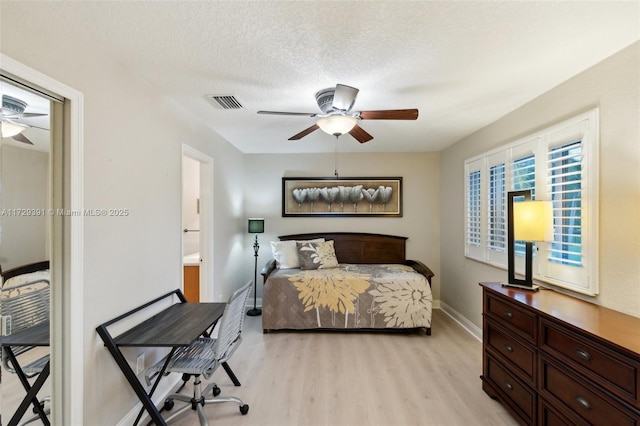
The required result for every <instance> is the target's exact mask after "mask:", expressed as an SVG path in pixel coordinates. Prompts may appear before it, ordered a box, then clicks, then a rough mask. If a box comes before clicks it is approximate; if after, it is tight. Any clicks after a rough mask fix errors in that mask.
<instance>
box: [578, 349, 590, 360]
mask: <svg viewBox="0 0 640 426" xmlns="http://www.w3.org/2000/svg"><path fill="white" fill-rule="evenodd" d="M576 355H578V357H580V358H582V359H583V360H585V361H591V360H592V359H593V357H592V356H591V354H590V353H589V352H587V351H585V350H582V349H576Z"/></svg>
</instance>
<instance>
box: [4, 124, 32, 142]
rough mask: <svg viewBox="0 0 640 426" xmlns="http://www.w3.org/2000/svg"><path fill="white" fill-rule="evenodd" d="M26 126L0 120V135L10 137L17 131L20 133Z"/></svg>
mask: <svg viewBox="0 0 640 426" xmlns="http://www.w3.org/2000/svg"><path fill="white" fill-rule="evenodd" d="M26 128H27V126H23V125H22V124H18V123H12V122H11V121H3V122H2V137H3V138H10V137H13V136H15V135H17V134H19V133H22V132H23V131H24V130H25V129H26Z"/></svg>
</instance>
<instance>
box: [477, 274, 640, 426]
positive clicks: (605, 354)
mask: <svg viewBox="0 0 640 426" xmlns="http://www.w3.org/2000/svg"><path fill="white" fill-rule="evenodd" d="M480 286H482V293H483V310H482V323H483V366H482V376H481V379H482V388H483V390H484V391H485V392H486V393H487V394H488V395H489V396H490V397H491V398H494V399H497V400H499V401H500V402H501V403H502V404H503V405H504V407H505V408H506V409H507V410H508V411H509V412H510V413H511V414H512V415H513V416H514V417H515V418H516V419H517V420H518V421H519V422H520V423H521V424H525V425H616V426H621V425H637V426H640V318H636V317H633V316H630V315H625V314H622V313H620V312H616V311H613V310H611V309H607V308H603V307H601V306H598V305H595V304H592V303H588V302H585V301H582V300H580V299H577V298H574V297H571V296H568V295H564V294H562V293H558V292H555V291H553V290H545V289H540V290H539V291H537V292H532V291H527V290H519V289H514V288H509V287H503V286H502V285H501V284H500V283H480Z"/></svg>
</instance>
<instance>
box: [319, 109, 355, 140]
mask: <svg viewBox="0 0 640 426" xmlns="http://www.w3.org/2000/svg"><path fill="white" fill-rule="evenodd" d="M357 123H358V119H357V118H355V117H351V116H349V115H339V114H338V115H329V116H327V117H320V118H318V120H316V124H317V125H318V127H320V129H321V130H322V131H323V132H325V133H328V134H330V135H334V136H340V135H344V134H345V133H349V132H350V131H351V129H353V128H354V126H355V125H356V124H357Z"/></svg>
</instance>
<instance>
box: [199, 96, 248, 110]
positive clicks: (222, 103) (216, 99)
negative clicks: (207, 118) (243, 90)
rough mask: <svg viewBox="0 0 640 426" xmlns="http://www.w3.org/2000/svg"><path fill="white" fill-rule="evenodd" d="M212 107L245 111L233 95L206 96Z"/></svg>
mask: <svg viewBox="0 0 640 426" xmlns="http://www.w3.org/2000/svg"><path fill="white" fill-rule="evenodd" d="M206 98H207V100H208V101H209V103H210V104H211V105H213V106H214V107H216V108H218V109H243V108H244V106H242V104H241V103H240V101H239V100H238V99H236V97H235V96H233V95H206Z"/></svg>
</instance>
